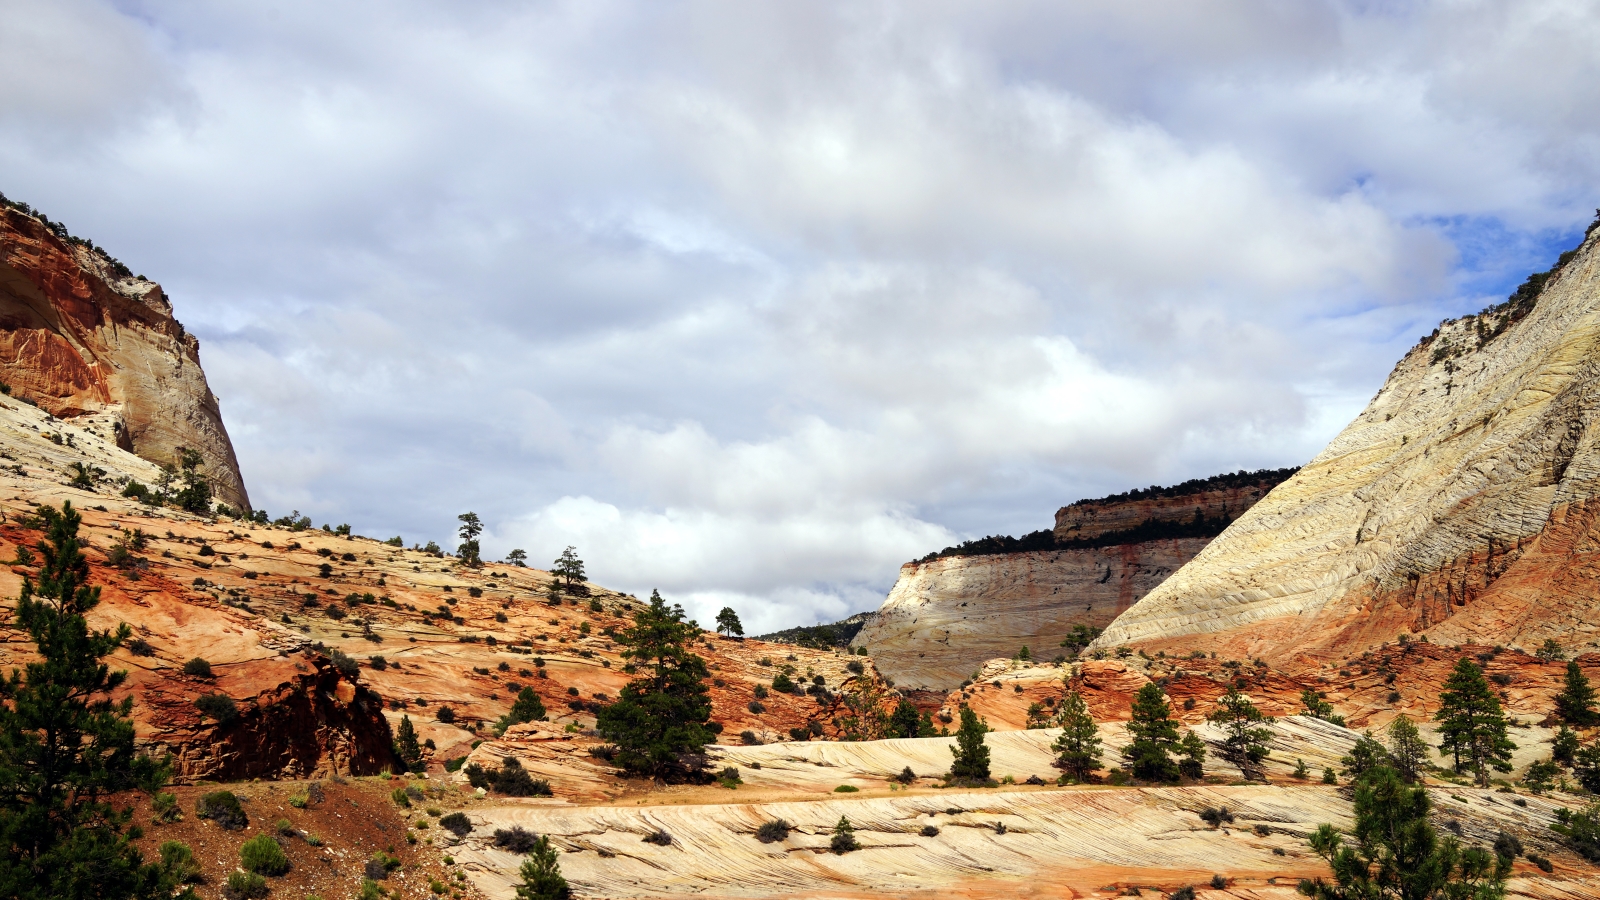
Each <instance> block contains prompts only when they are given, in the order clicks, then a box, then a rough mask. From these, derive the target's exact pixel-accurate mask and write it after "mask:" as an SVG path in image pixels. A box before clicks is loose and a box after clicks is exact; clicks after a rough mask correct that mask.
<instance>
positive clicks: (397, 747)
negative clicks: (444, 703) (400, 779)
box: [394, 716, 422, 772]
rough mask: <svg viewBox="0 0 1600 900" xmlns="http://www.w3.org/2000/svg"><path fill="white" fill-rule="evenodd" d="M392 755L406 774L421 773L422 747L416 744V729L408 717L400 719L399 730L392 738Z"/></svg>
mask: <svg viewBox="0 0 1600 900" xmlns="http://www.w3.org/2000/svg"><path fill="white" fill-rule="evenodd" d="M394 755H395V756H398V757H399V758H400V762H401V763H403V764H404V765H405V767H406V771H408V772H421V771H422V746H421V745H420V744H418V743H417V729H416V728H414V727H413V726H412V724H411V717H410V716H401V717H400V728H399V729H398V730H397V731H396V732H395V736H394Z"/></svg>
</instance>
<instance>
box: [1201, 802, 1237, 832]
mask: <svg viewBox="0 0 1600 900" xmlns="http://www.w3.org/2000/svg"><path fill="white" fill-rule="evenodd" d="M1200 821H1202V822H1204V823H1206V824H1207V825H1210V826H1211V827H1212V828H1221V827H1222V826H1223V824H1224V823H1228V824H1232V822H1233V813H1231V812H1228V808H1227V807H1226V806H1222V807H1215V806H1208V807H1206V808H1205V809H1202V810H1200Z"/></svg>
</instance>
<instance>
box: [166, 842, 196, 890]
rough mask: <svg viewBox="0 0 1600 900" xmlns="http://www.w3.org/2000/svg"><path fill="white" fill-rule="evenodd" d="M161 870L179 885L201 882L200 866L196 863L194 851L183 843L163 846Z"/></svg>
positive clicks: (171, 843)
mask: <svg viewBox="0 0 1600 900" xmlns="http://www.w3.org/2000/svg"><path fill="white" fill-rule="evenodd" d="M159 852H160V854H161V868H163V869H165V870H166V871H167V873H168V874H169V875H171V876H172V878H173V880H174V881H177V882H178V883H179V884H190V883H193V882H196V881H199V880H200V864H199V863H197V862H195V861H194V851H193V850H190V849H189V845H188V844H185V843H184V842H182V841H167V842H165V843H163V844H162V845H161V849H160V851H159Z"/></svg>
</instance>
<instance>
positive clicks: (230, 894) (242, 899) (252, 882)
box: [222, 872, 267, 900]
mask: <svg viewBox="0 0 1600 900" xmlns="http://www.w3.org/2000/svg"><path fill="white" fill-rule="evenodd" d="M266 895H267V880H266V879H265V878H262V877H261V876H260V875H257V874H256V873H254V872H231V873H229V875H228V882H227V884H224V885H223V886H222V896H223V897H226V898H227V900H254V898H257V897H265V896H266Z"/></svg>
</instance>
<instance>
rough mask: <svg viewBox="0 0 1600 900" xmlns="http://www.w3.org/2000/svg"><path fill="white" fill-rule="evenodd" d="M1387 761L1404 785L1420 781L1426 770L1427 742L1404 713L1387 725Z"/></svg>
mask: <svg viewBox="0 0 1600 900" xmlns="http://www.w3.org/2000/svg"><path fill="white" fill-rule="evenodd" d="M1389 760H1390V762H1391V763H1392V764H1393V765H1394V770H1395V772H1396V773H1398V774H1399V775H1400V778H1401V780H1402V781H1404V782H1405V783H1406V784H1417V783H1418V782H1420V781H1422V776H1423V774H1424V773H1426V772H1427V769H1428V742H1427V741H1424V740H1423V739H1422V732H1420V731H1418V730H1417V725H1416V723H1415V722H1413V721H1411V719H1409V718H1408V717H1407V716H1406V715H1405V714H1404V713H1401V714H1400V715H1399V716H1398V717H1396V718H1395V720H1394V721H1393V722H1390V723H1389Z"/></svg>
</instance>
